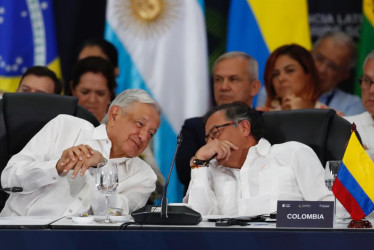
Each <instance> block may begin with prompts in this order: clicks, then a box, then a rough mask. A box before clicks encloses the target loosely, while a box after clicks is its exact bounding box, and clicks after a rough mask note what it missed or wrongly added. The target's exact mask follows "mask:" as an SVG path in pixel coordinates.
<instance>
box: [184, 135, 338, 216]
mask: <svg viewBox="0 0 374 250" xmlns="http://www.w3.org/2000/svg"><path fill="white" fill-rule="evenodd" d="M278 200H333V194H332V193H331V192H330V191H329V190H328V189H327V187H326V186H325V181H324V170H323V167H322V165H321V163H320V161H319V159H318V157H317V155H316V154H315V153H314V151H313V150H312V149H311V148H309V147H308V146H306V145H304V144H301V143H299V142H286V143H283V144H276V145H273V146H271V145H270V143H269V142H268V141H267V140H265V139H261V140H260V141H259V142H258V144H257V145H256V146H253V147H251V148H250V149H249V151H248V154H247V158H246V160H245V162H244V164H243V166H242V168H241V169H234V168H228V167H224V166H221V165H217V162H216V161H212V162H211V164H210V166H209V167H200V168H195V169H192V171H191V182H190V186H189V189H188V191H187V194H186V196H185V198H184V202H186V203H188V204H189V205H190V206H191V207H192V208H193V209H195V210H196V211H198V212H200V213H201V214H202V215H208V214H215V215H228V216H253V215H260V214H269V213H272V212H275V211H276V210H277V201H278Z"/></svg>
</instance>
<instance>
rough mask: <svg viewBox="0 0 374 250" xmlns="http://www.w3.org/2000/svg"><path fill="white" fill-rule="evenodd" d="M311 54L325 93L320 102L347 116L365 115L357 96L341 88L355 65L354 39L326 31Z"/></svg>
mask: <svg viewBox="0 0 374 250" xmlns="http://www.w3.org/2000/svg"><path fill="white" fill-rule="evenodd" d="M312 55H313V58H314V61H315V64H316V67H317V70H318V72H319V77H320V80H321V91H322V94H321V96H320V97H319V99H318V100H319V101H320V102H322V103H324V104H326V105H327V106H329V107H331V108H333V109H335V110H339V111H341V112H342V113H343V114H344V115H355V114H360V113H361V112H363V111H364V107H363V106H362V104H361V100H360V98H359V97H358V96H355V95H352V94H349V93H346V92H344V91H343V90H340V89H339V88H338V85H339V83H341V82H342V81H345V80H347V79H348V77H349V76H350V71H351V70H352V69H353V68H354V67H355V65H356V57H357V52H356V45H355V43H354V42H353V40H352V38H351V37H350V36H349V35H347V34H345V33H343V32H327V33H325V34H324V35H323V36H322V37H321V38H319V39H318V40H317V42H316V43H315V44H314V46H313V49H312ZM352 84H353V83H352Z"/></svg>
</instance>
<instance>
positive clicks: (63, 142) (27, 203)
mask: <svg viewBox="0 0 374 250" xmlns="http://www.w3.org/2000/svg"><path fill="white" fill-rule="evenodd" d="M79 144H87V145H90V146H91V147H92V148H93V149H94V150H97V151H99V152H101V154H102V155H103V156H104V157H105V158H107V159H109V155H110V149H111V146H112V144H111V141H110V140H109V139H108V135H107V133H106V127H105V125H100V126H98V127H96V128H95V127H94V126H93V125H92V124H91V123H89V122H87V121H85V120H82V119H80V118H76V117H73V116H68V115H59V116H57V117H56V118H54V119H53V120H51V121H50V122H49V123H48V124H46V125H45V126H44V128H43V129H42V130H40V131H39V132H38V133H37V134H36V135H35V136H34V137H33V138H32V139H31V140H30V141H29V143H28V144H27V145H26V146H25V147H24V148H23V149H22V151H21V152H20V153H18V154H17V155H15V156H13V157H12V158H11V159H10V160H9V162H8V164H7V166H6V167H5V169H4V171H3V172H2V175H1V183H2V185H3V186H4V187H14V186H19V187H22V188H23V192H21V193H14V194H11V195H10V197H9V199H8V200H7V202H6V204H5V207H4V209H3V210H2V212H1V214H0V215H1V216H26V215H29V216H38V215H42V216H63V215H73V214H77V213H85V212H87V211H89V210H90V209H92V211H93V212H94V213H95V214H102V215H103V214H105V212H106V209H105V198H104V196H103V195H101V194H99V193H98V192H97V190H96V185H95V175H94V172H95V169H94V168H90V170H91V171H86V173H85V175H84V176H80V175H78V176H77V177H76V178H75V179H72V178H71V173H72V171H70V173H69V174H68V175H67V176H59V175H58V173H57V170H56V164H57V161H58V160H59V159H60V157H61V154H62V152H63V150H65V149H67V148H70V147H72V146H76V145H79ZM110 160H111V161H115V162H117V163H118V179H119V185H118V188H117V192H116V194H113V195H111V197H110V204H111V206H112V207H118V208H123V209H124V213H130V212H132V211H134V210H136V209H138V208H140V207H142V206H144V205H145V204H146V202H147V200H148V198H149V195H150V194H151V193H152V192H153V190H154V189H155V182H156V175H155V174H154V172H153V170H152V169H151V167H150V166H149V165H147V164H146V163H145V162H144V161H142V160H141V159H139V158H138V157H135V158H118V159H110Z"/></svg>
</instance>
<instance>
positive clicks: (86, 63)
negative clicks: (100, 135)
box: [70, 57, 117, 121]
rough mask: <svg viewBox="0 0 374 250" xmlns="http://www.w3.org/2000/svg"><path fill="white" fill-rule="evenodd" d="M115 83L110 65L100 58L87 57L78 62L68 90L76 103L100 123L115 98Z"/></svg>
mask: <svg viewBox="0 0 374 250" xmlns="http://www.w3.org/2000/svg"><path fill="white" fill-rule="evenodd" d="M116 87H117V83H116V81H115V78H114V74H113V66H112V64H111V63H110V62H109V61H107V60H105V59H103V58H101V57H87V58H84V59H82V60H80V61H78V62H77V63H76V64H75V66H74V68H73V74H72V80H71V83H70V89H71V92H72V95H73V96H76V97H77V98H78V103H79V104H80V105H82V106H83V107H85V108H86V109H88V110H89V111H90V112H91V113H92V114H94V115H95V117H96V119H97V120H98V121H102V120H103V118H104V116H105V114H106V112H107V110H108V107H109V104H110V102H111V101H112V100H113V99H114V97H115V92H114V90H115V88H116Z"/></svg>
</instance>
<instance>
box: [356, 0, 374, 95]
mask: <svg viewBox="0 0 374 250" xmlns="http://www.w3.org/2000/svg"><path fill="white" fill-rule="evenodd" d="M362 12H363V19H362V24H361V35H360V43H359V46H358V62H357V71H356V72H357V73H356V76H357V78H358V77H360V76H362V65H363V63H364V60H365V57H366V56H367V54H369V53H370V52H371V51H372V50H374V0H363V1H362ZM355 94H357V95H361V88H360V85H359V84H356V85H355Z"/></svg>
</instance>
